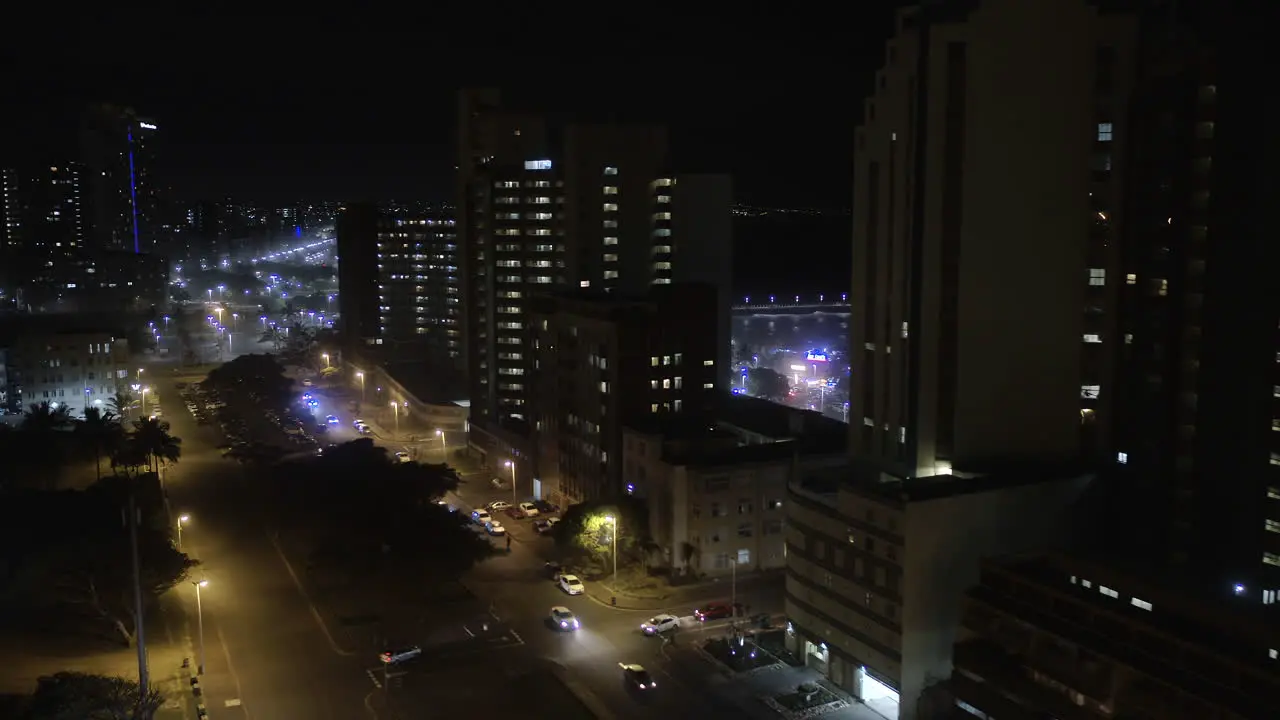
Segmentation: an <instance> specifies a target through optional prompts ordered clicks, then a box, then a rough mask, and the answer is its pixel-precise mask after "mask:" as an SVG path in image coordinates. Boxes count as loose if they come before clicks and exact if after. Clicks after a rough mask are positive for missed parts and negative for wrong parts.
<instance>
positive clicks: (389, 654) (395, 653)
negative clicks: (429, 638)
mask: <svg viewBox="0 0 1280 720" xmlns="http://www.w3.org/2000/svg"><path fill="white" fill-rule="evenodd" d="M421 654H422V648H420V647H418V646H417V645H414V646H413V647H407V648H400V649H398V650H388V651H386V652H384V653H382V655H380V656H379V658H380V659H381V660H382V662H384V663H387V664H388V665H395V664H396V663H402V662H404V661H405V660H412V659H414V658H416V657H418V656H419V655H421Z"/></svg>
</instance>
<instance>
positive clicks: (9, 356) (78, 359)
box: [0, 327, 134, 417]
mask: <svg viewBox="0 0 1280 720" xmlns="http://www.w3.org/2000/svg"><path fill="white" fill-rule="evenodd" d="M4 334H5V335H6V337H5V338H0V343H3V344H4V345H6V348H5V353H4V358H5V362H6V363H7V368H6V372H5V375H6V376H7V384H8V392H7V393H6V397H7V400H8V402H9V406H8V408H7V409H9V410H14V411H21V410H25V409H27V408H28V407H30V406H31V405H32V404H38V403H46V402H47V403H49V405H50V407H55V408H56V407H66V408H67V409H68V411H69V412H70V413H71V416H72V417H79V416H83V415H84V411H85V408H87V407H95V406H96V407H104V409H105V406H106V404H107V403H108V402H109V401H110V399H111V397H112V396H113V395H115V394H116V393H117V392H120V391H128V386H129V385H130V384H131V383H132V382H134V380H133V379H132V378H131V374H130V365H129V345H128V343H127V342H126V341H125V339H124V338H122V337H120V336H118V335H115V334H113V333H110V332H104V331H94V330H87V329H86V330H78V329H72V328H67V329H65V330H52V331H50V330H46V331H43V332H42V331H39V330H36V329H34V328H31V327H25V328H24V329H23V330H22V331H21V332H16V333H11V332H9V331H6V332H5V333H4Z"/></svg>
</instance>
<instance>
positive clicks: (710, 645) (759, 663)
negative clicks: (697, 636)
mask: <svg viewBox="0 0 1280 720" xmlns="http://www.w3.org/2000/svg"><path fill="white" fill-rule="evenodd" d="M702 649H703V650H706V651H707V654H708V655H710V656H711V657H713V658H715V659H716V660H718V661H720V663H721V664H723V665H724V666H725V667H727V668H729V669H730V670H732V671H734V672H739V673H742V672H751V671H752V670H758V669H759V668H762V667H768V666H770V665H773V664H775V663H777V662H778V660H777V658H775V657H774V656H773V655H770V654H769V653H768V652H766V651H764V650H762V649H760V648H759V647H758V646H756V644H755V643H753V642H752V641H751V640H744V641H743V642H742V644H741V645H739V644H738V643H736V642H732V641H728V640H725V639H724V638H715V639H713V640H707V641H706V642H704V643H703V644H702Z"/></svg>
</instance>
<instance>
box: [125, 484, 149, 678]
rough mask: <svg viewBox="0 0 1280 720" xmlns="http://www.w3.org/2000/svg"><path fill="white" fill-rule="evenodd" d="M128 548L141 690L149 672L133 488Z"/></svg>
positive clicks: (136, 505) (130, 494) (136, 506)
mask: <svg viewBox="0 0 1280 720" xmlns="http://www.w3.org/2000/svg"><path fill="white" fill-rule="evenodd" d="M128 512H129V520H128V522H129V550H130V554H131V555H132V556H133V558H132V559H133V614H134V624H135V629H134V635H135V636H136V638H137V640H136V642H137V643H138V686H139V687H140V688H141V689H142V692H143V693H145V692H147V690H148V689H150V687H151V677H150V675H151V674H150V672H148V670H147V633H146V622H145V619H144V617H143V615H142V562H141V558H140V557H139V555H138V502H137V499H136V498H135V497H134V490H133V488H130V490H129V510H128Z"/></svg>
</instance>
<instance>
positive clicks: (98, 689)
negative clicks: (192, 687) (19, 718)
mask: <svg viewBox="0 0 1280 720" xmlns="http://www.w3.org/2000/svg"><path fill="white" fill-rule="evenodd" d="M163 703H164V696H163V695H161V694H160V692H159V691H158V690H154V689H149V690H147V691H145V692H144V691H143V690H142V688H141V687H140V686H139V685H138V683H136V682H134V681H132V680H126V679H125V678H119V677H107V676H105V675H87V674H85V673H78V672H60V673H57V674H56V675H50V676H46V677H42V678H40V679H39V680H38V681H37V683H36V691H35V694H33V695H32V696H31V699H30V702H29V703H28V704H27V711H26V713H25V715H24V716H23V717H24V718H25V720H151V718H154V717H155V714H156V711H157V710H159V709H160V706H161V705H162V704H163Z"/></svg>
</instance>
